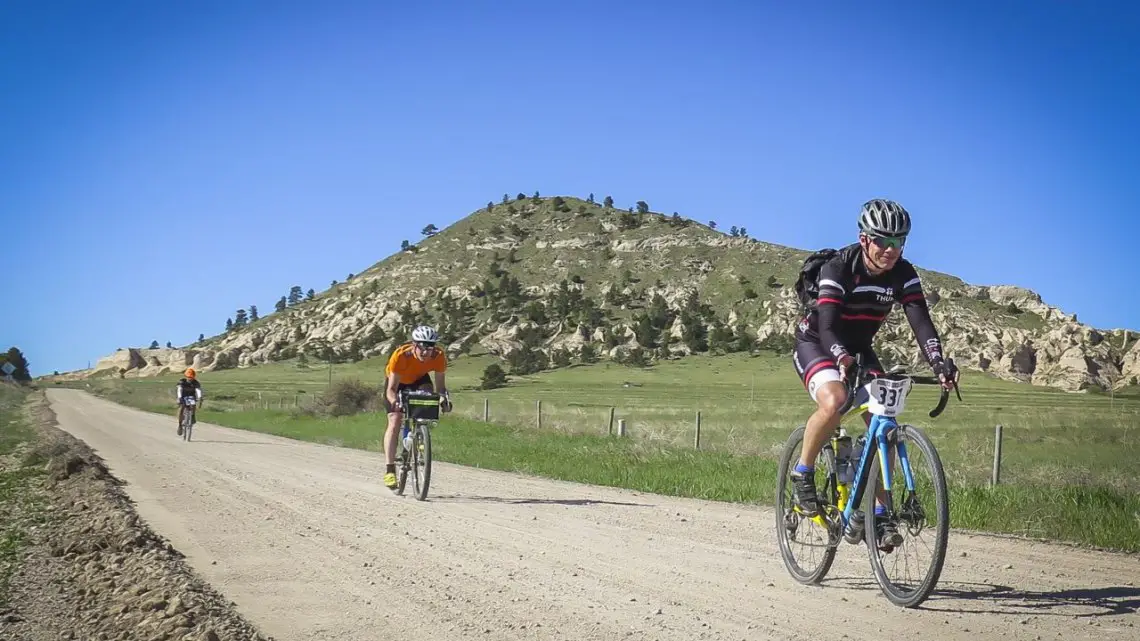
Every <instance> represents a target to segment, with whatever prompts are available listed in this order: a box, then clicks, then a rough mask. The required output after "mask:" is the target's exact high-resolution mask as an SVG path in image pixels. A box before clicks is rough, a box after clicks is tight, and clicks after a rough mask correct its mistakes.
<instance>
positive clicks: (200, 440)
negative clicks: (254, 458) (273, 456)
mask: <svg viewBox="0 0 1140 641" xmlns="http://www.w3.org/2000/svg"><path fill="white" fill-rule="evenodd" d="M190 442H191V443H226V444H228V445H284V443H275V442H273V441H219V440H214V439H208V438H195V439H191V440H190Z"/></svg>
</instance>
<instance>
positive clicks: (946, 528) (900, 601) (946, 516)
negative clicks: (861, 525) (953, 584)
mask: <svg viewBox="0 0 1140 641" xmlns="http://www.w3.org/2000/svg"><path fill="white" fill-rule="evenodd" d="M898 434H899V437H900V438H902V439H903V441H904V442H906V443H907V444H908V449H909V446H910V445H914V446H917V447H918V449H919V450H921V451H922V455H923V456H924V457H926V459H927V460H928V461H930V467H931V468H933V469H931V474H932V476H933V478H932V479H931V480H932V482H933V484H934V511H935V513H936V514H937V517H938V524H937V526H935V528H934V531H935V542H934V546H933V547H934V557H933V558H932V559H931V563H930V565H929V566H928V567H927V570H926V576H925V577H924V578H923V580H922V581H921V582H920V583H919V584H918V587H917V588H916V589H914V590H913V591H906V590H902V589H899V588H898V587H897V586H895V585H894V584H893V583H892V582H891V581H890V579H889V578H888V577H887V574H886V570H885V569H884V568H883V560H882V557H881V556H880V550H879V547H878V544H877V542H876V540H875V537H876V532H875V528H874V522H873V521H868V526H867V528H866V530H865V537H864V539H865V541H866V543H867V554H868V556H869V557H870V561H871V569H872V571H874V573H875V580H876V581H877V582H878V584H879V588H880V590H881V591H882V592H883V595H884V596H886V597H887V599H888V600H889V601H890V602H891V603H893V604H895V605H897V606H900V607H904V608H914V607H917V606H919V605H921V604H922V603H923V602H924V601H926V599H927V598H929V597H930V594H931V592H933V591H934V587H935V586H936V585H937V584H938V580H939V578H941V576H942V567H943V564H944V563H945V561H946V545H947V540H948V537H949V536H950V494H949V492H948V491H947V487H946V472H945V470H944V469H943V467H942V459H941V458H939V456H938V450H937V449H936V448H935V447H934V443H933V442H931V440H930V437H928V436H927V435H926V433H925V432H923V431H922V430H920V429H919V428H917V427H915V426H913V425H908V424H902V425H899V430H898ZM878 457H879V453H878V449H877V448H876V449H875V452H874V456H873V457H872V459H871V463H872V465H874V466H875V467H874V469H876V470H878V473H877V474H871V475H870V477H869V478H868V479H867V493H866V495H865V507H864V509H865V510H866V512H865V513H866V514H872V515H873V514H874V513H875V493H876V492H877V491H878V488H879V485H880V483H882V470H881V468H880V467H879V461H878ZM912 464H913V463H912ZM899 467H900V470H899V471H898V472H897V473H898V474H902V470H901V466H899ZM920 496H921V495H920ZM904 544H905V540H904Z"/></svg>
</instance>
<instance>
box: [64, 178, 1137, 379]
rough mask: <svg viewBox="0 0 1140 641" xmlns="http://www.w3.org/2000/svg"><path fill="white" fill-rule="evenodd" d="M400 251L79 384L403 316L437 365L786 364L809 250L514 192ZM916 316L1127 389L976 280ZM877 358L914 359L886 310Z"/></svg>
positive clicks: (978, 362) (259, 351) (1108, 365)
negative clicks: (486, 357)
mask: <svg viewBox="0 0 1140 641" xmlns="http://www.w3.org/2000/svg"><path fill="white" fill-rule="evenodd" d="M505 201H506V202H501V203H499V204H489V206H488V207H485V208H483V209H480V210H479V211H476V212H474V213H472V214H471V215H469V216H467V217H466V218H464V219H462V220H460V221H459V222H457V223H455V224H454V225H451V226H450V227H448V228H447V229H445V230H443V231H438V232H437V231H435V230H434V229H433V228H428V229H425V233H426V234H427V236H426V237H425V238H423V239H422V240H421V241H420V242H418V243H416V244H408V245H407V246H406V248H405V249H404V250H401V251H399V252H397V253H395V254H393V255H391V256H389V257H387V258H385V259H384V260H381V261H380V262H378V263H376V264H375V265H372V266H371V267H369V268H368V269H366V270H364V271H363V272H361V273H359V274H354V275H352V277H351V278H350V279H348V280H346V281H345V282H343V283H337V284H335V285H333V286H332V287H330V288H329V289H327V290H325V291H323V292H320V293H316V292H313V295H312V296H311V298H310V297H306V296H305V295H304V294H302V292H301V288H300V287H295V288H294V289H293V291H292V292H291V293H289V294H288V295H286V296H284V297H283V299H282V300H281V301H280V302H279V303H278V307H279V310H278V311H275V312H273V313H270V314H267V315H265V316H262V317H261V318H259V319H258V320H256V321H254V322H246V321H245V320H244V319H240V318H239V319H234V320H235V326H234V327H233V329H231V330H229V331H227V332H225V333H224V334H220V335H217V336H212V337H209V338H206V339H204V340H202V341H200V342H198V343H196V344H194V345H191V346H188V347H187V348H183V349H177V350H162V349H158V350H138V349H132V348H128V349H124V350H121V352H120V353H117V354H114V355H111V356H109V357H107V358H105V359H103V360H102V361H100V362H99V363H98V364H97V365H96V367H95V368H93V370H92V371H89V372H82V373H81V375H83V376H87V375H111V376H114V375H117V374H124V375H131V376H152V375H155V374H160V373H162V372H165V371H169V370H172V369H177V370H180V369H182V368H183V367H185V366H186V365H188V364H194V365H196V366H197V367H199V368H200V369H204V370H206V371H210V370H221V369H228V368H233V367H246V366H254V365H260V364H265V363H270V362H275V361H282V360H289V359H293V358H297V357H298V356H300V355H302V354H304V355H305V358H306V359H308V360H325V361H332V362H349V361H358V360H361V359H363V358H368V357H371V356H376V355H380V354H385V353H387V352H388V351H389V350H390V349H391V348H392V346H393V345H394V343H395V342H396V341H398V340H404V338H405V337H406V336H407V334H408V331H409V330H410V328H411V327H412V326H413V325H415V324H418V323H425V322H426V323H431V324H433V325H435V326H437V327H438V328H439V329H440V331H441V333H442V334H443V336H444V338H445V340H446V342H447V343H448V345H449V352H450V353H451V355H452V356H453V357H459V356H461V355H464V354H470V353H472V352H473V351H474V352H475V353H490V354H493V355H495V356H497V357H499V358H501V359H503V360H505V361H506V362H507V364H508V366H509V368H510V369H511V370H512V371H514V372H516V373H519V374H526V373H532V372H536V371H542V370H544V369H549V368H557V367H566V366H568V365H570V364H571V363H575V362H577V363H591V362H594V361H595V360H608V361H613V362H618V363H630V364H635V365H643V364H647V363H651V362H654V361H658V360H666V359H672V358H678V357H683V356H687V355H690V354H694V353H698V354H728V353H750V354H756V353H759V352H761V351H765V350H767V351H771V352H774V353H779V354H787V353H788V351H789V349H790V346H791V333H792V331H793V329H794V326H795V324H796V322H797V321H798V320H799V307H798V304H797V302H796V301H795V299H794V293H793V291H792V285H793V284H794V282H795V277H796V274H797V273H798V270H799V268H800V265H801V264H802V261H803V259H804V257H806V256H807V254H808V252H807V251H804V250H797V249H793V248H789V247H783V246H779V245H774V244H771V243H766V242H762V241H759V240H756V239H753V238H750V237H748V235H747V232H746V231H743V230H737V229H735V228H731V229H730V230H729V233H727V234H726V233H724V232H723V230H719V229H713V228H712V226H711V223H710V224H704V223H701V222H696V221H693V220H688V219H684V218H682V217H680V216H677V215H676V214H674V215H664V214H660V213H655V212H651V211H649V210H648V207H647V206H644V203H639V206H638V207H637V208H636V209H634V210H633V211H630V210H628V209H616V208H613V207H607V206H605V205H604V204H598V203H597V202H594V201H593V199H592V198H589V199H586V200H581V199H578V198H572V197H560V196H556V197H553V198H538V197H535V196H525V195H522V194H519V195H518V196H516V197H514V198H511V197H507V198H506V199H505ZM920 274H921V276H922V277H923V279H924V282H925V286H926V289H927V291H928V302H929V303H930V304H931V307H932V313H933V314H934V317H935V319H936V322H937V323H938V325H939V328H940V330H941V331H942V332H943V334H944V338H945V340H946V343H947V345H948V350H949V352H950V353H951V354H952V355H954V356H955V357H956V358H957V359H958V360H959V362H960V364H962V365H964V366H966V367H972V368H974V369H977V370H981V371H986V372H989V373H992V374H993V375H995V376H998V377H1001V378H1005V379H1008V380H1013V381H1020V382H1030V383H1035V384H1041V385H1050V386H1056V387H1059V388H1063V389H1068V390H1081V389H1086V388H1090V387H1091V388H1101V389H1108V388H1110V387H1118V388H1119V387H1122V386H1127V385H1128V384H1130V383H1133V384H1134V381H1135V378H1136V377H1137V375H1140V350H1136V349H1134V346H1135V344H1136V340H1135V337H1134V336H1132V335H1130V334H1129V333H1127V332H1122V331H1101V330H1097V329H1095V328H1092V327H1088V326H1086V325H1083V324H1081V323H1079V322H1078V321H1077V320H1076V318H1075V316H1072V315H1066V314H1064V313H1063V312H1062V311H1061V310H1059V309H1057V308H1054V307H1051V306H1049V305H1047V304H1046V303H1044V302H1043V301H1041V299H1040V297H1039V296H1037V295H1036V294H1034V293H1033V292H1031V291H1028V290H1024V289H1021V288H1017V287H1009V286H1006V287H976V286H972V285H969V284H967V283H965V282H963V281H962V280H961V279H958V278H956V277H954V276H951V275H948V274H941V273H937V272H930V271H926V270H922V269H920ZM880 337H881V341H880V352H881V354H882V355H883V356H884V357H885V358H886V359H888V360H890V361H893V362H904V363H908V364H910V365H912V366H921V361H920V357H919V354H918V351H917V349H916V347H915V345H914V339H913V337H912V336H911V334H910V329H909V327H907V326H906V324H905V320H903V318H902V314H901V313H895V314H892V317H891V319H890V320H889V321H888V323H887V326H886V327H885V328H884V330H883V332H881V334H880Z"/></svg>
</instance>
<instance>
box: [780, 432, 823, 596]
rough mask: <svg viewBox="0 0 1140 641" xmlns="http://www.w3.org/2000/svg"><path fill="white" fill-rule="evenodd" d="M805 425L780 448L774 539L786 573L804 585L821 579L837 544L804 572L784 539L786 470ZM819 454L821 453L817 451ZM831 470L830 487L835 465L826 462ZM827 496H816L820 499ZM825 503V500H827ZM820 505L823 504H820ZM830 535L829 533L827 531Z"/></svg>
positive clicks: (787, 481)
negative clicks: (815, 566) (781, 450)
mask: <svg viewBox="0 0 1140 641" xmlns="http://www.w3.org/2000/svg"><path fill="white" fill-rule="evenodd" d="M806 429H807V426H805V425H801V426H800V427H798V428H796V429H795V430H794V431H793V432H792V433H791V434H790V435H789V436H788V440H787V442H786V443H785V444H784V451H783V453H782V454H781V455H780V467H779V471H778V472H777V473H776V506H775V514H776V539H777V540H778V541H779V544H780V557H781V558H782V559H783V560H784V567H786V568H787V569H788V573H789V574H791V575H792V578H793V579H795V580H796V581H798V582H800V583H803V584H805V585H813V584H817V583H819V582H820V581H822V580H823V578H824V577H825V576H827V573H828V572H829V571H830V570H831V565H832V564H833V563H834V562H835V553H836V547H837V545H829V546H827V547H826V548H825V550H824V552H823V560H822V562H820V564H819V567H817V568H816V569H815V570H813V571H811V572H808V571H806V570H804V568H803V567H802V566H800V564H799V562H798V561H797V560H796V556H795V554H794V553H793V552H792V550H791V548H790V546H789V542H788V528H787V526H786V518H787V515H786V512H787V510H788V508H789V505H790V501H789V498H790V497H789V496H788V494H787V491H786V490H787V487H788V483H789V478H788V472H789V471H790V469H791V467H792V465H794V464H795V462H796V461H798V460H799V450H800V447H799V446H800V444H801V443H803V438H804V432H805V431H806ZM825 451H826V450H825ZM820 454H821V455H822V454H823V452H821V453H820ZM829 467H830V469H831V470H832V471H831V474H830V476H831V478H832V485H833V486H834V476H835V471H834V470H835V464H834V461H832V462H831V464H830V465H829ZM826 498H828V497H826V496H822V495H821V496H820V500H821V501H823V500H824V499H826ZM828 502H829V501H828ZM820 507H821V508H822V507H823V505H821V506H820ZM828 538H829V539H830V538H831V534H830V533H829V534H828Z"/></svg>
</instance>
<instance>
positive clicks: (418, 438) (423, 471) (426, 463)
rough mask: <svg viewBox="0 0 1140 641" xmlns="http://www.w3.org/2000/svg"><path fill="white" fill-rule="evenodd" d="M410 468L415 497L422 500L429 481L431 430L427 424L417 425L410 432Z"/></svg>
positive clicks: (425, 497)
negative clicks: (413, 474) (412, 472)
mask: <svg viewBox="0 0 1140 641" xmlns="http://www.w3.org/2000/svg"><path fill="white" fill-rule="evenodd" d="M412 470H413V471H414V472H415V477H414V480H413V483H414V485H415V493H416V498H417V499H419V500H420V501H423V500H425V499H427V495H428V485H430V483H431V430H430V429H428V426H427V425H423V424H420V425H417V426H416V429H415V431H413V432H412Z"/></svg>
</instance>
